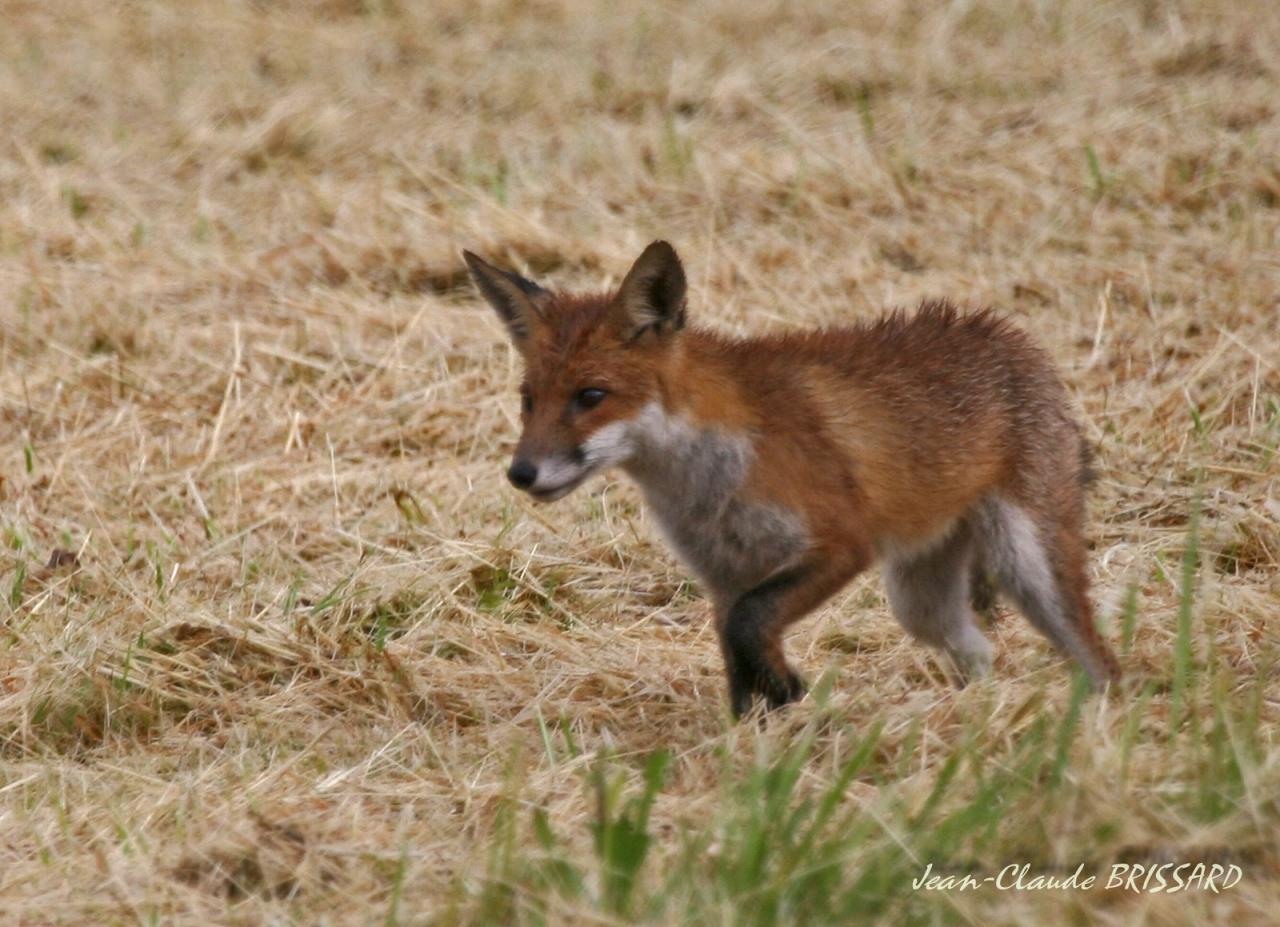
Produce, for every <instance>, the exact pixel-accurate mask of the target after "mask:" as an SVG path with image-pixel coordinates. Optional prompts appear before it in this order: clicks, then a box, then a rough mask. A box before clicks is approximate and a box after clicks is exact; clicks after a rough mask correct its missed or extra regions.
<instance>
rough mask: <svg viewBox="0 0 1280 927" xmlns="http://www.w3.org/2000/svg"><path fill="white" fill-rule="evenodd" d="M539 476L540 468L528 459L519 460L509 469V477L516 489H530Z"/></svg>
mask: <svg viewBox="0 0 1280 927" xmlns="http://www.w3.org/2000/svg"><path fill="white" fill-rule="evenodd" d="M537 478H538V468H537V467H535V466H534V465H533V464H531V463H530V462H529V461H527V460H517V461H515V462H513V463H512V464H511V469H510V470H508V471H507V479H509V480H510V481H511V485H512V486H514V487H515V488H516V489H528V488H529V487H530V486H532V485H533V483H534V481H535V480H536V479H537Z"/></svg>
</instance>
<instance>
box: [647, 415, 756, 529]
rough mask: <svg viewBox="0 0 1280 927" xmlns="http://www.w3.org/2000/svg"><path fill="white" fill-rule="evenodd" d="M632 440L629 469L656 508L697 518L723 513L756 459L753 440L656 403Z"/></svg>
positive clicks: (741, 433) (742, 434) (745, 435)
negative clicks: (679, 511)
mask: <svg viewBox="0 0 1280 927" xmlns="http://www.w3.org/2000/svg"><path fill="white" fill-rule="evenodd" d="M632 436H633V439H634V451H633V453H632V456H631V458H630V459H629V460H628V461H627V462H626V463H625V464H624V465H623V469H624V470H625V471H626V473H627V474H628V475H629V476H630V477H631V478H632V479H634V480H635V481H636V482H637V483H638V484H639V485H640V488H641V490H642V491H643V492H644V495H645V498H646V500H647V501H648V502H649V503H650V504H651V505H655V506H657V507H659V508H661V509H669V508H671V507H673V506H674V507H678V508H680V509H683V510H685V511H687V513H688V515H689V517H692V518H699V517H710V516H712V515H714V514H715V513H716V512H718V511H720V510H721V509H722V508H723V506H724V504H725V502H726V501H727V500H728V499H729V497H730V496H731V495H732V494H733V493H734V492H735V491H736V490H737V488H738V487H739V486H740V485H741V484H742V481H743V479H744V478H745V476H746V473H747V468H748V464H749V462H750V457H751V440H750V438H749V437H748V436H747V434H745V433H743V432H736V431H732V430H729V429H725V428H723V427H721V426H720V425H719V424H708V423H705V422H698V421H697V420H696V419H692V418H691V417H689V415H688V414H687V413H686V412H684V411H673V410H671V409H670V408H668V407H667V406H666V405H664V404H663V403H661V402H659V401H656V400H655V401H654V402H652V403H650V404H649V405H647V406H645V407H644V409H643V410H642V411H641V413H640V415H639V416H638V417H637V418H636V420H635V422H634V425H633V430H632Z"/></svg>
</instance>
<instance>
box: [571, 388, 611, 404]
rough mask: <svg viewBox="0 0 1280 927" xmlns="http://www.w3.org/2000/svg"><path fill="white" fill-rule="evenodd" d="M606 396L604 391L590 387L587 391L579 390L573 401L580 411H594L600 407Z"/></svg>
mask: <svg viewBox="0 0 1280 927" xmlns="http://www.w3.org/2000/svg"><path fill="white" fill-rule="evenodd" d="M605 395H606V393H605V391H604V390H602V389H597V388H596V387H594V386H589V387H587V388H586V389H580V390H578V395H576V396H574V397H573V401H574V402H575V403H577V406H578V408H579V409H584V410H585V409H594V408H595V407H596V406H598V405H600V403H601V401H602V400H603V399H604V397H605Z"/></svg>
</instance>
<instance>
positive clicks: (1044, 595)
mask: <svg viewBox="0 0 1280 927" xmlns="http://www.w3.org/2000/svg"><path fill="white" fill-rule="evenodd" d="M975 524H976V526H977V533H978V539H979V543H980V544H981V547H982V555H983V559H984V560H985V561H986V563H987V565H988V566H989V568H990V569H991V570H992V572H993V573H994V574H995V577H996V582H997V584H998V585H999V587H1000V590H1001V591H1002V592H1004V593H1005V594H1006V595H1007V596H1009V597H1010V598H1011V599H1012V600H1013V602H1014V604H1016V605H1017V606H1018V609H1019V610H1020V611H1021V612H1022V613H1023V614H1024V615H1026V616H1027V619H1028V620H1029V621H1030V622H1031V623H1032V624H1033V625H1034V626H1035V627H1036V628H1037V629H1038V630H1039V631H1040V632H1041V633H1042V634H1044V636H1045V637H1047V638H1049V640H1050V641H1051V642H1052V643H1053V644H1054V646H1055V647H1057V648H1058V650H1059V651H1061V652H1062V653H1063V654H1065V655H1067V656H1070V657H1074V658H1075V659H1076V660H1077V661H1079V663H1080V665H1081V666H1083V667H1084V669H1085V672H1086V673H1088V674H1089V678H1090V680H1092V682H1093V684H1094V685H1095V686H1096V687H1101V686H1102V685H1104V684H1106V683H1107V682H1108V681H1109V680H1112V679H1115V678H1116V677H1117V676H1118V675H1119V668H1118V665H1117V664H1116V661H1115V658H1114V657H1113V656H1112V655H1111V653H1110V651H1109V650H1108V649H1107V647H1106V645H1105V644H1104V643H1103V642H1102V640H1101V639H1100V638H1099V637H1098V634H1097V632H1096V631H1095V629H1094V626H1093V610H1092V607H1091V605H1090V603H1089V596H1088V574H1087V572H1086V570H1085V546H1084V539H1083V537H1082V536H1081V532H1080V526H1079V519H1078V517H1076V516H1074V515H1072V514H1071V513H1069V512H1061V513H1058V517H1057V518H1055V517H1053V515H1051V514H1048V513H1035V512H1033V511H1032V510H1031V509H1030V508H1029V507H1024V506H1022V505H1019V504H1017V503H1015V502H1011V501H1009V500H1006V499H1003V498H999V497H994V498H991V499H989V500H987V501H986V502H985V503H983V505H982V506H980V507H979V509H978V513H977V518H976V519H975Z"/></svg>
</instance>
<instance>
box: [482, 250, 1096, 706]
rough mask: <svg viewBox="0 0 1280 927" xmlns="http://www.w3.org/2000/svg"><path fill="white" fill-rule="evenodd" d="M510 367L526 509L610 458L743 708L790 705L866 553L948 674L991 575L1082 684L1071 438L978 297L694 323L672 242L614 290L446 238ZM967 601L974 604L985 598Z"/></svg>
mask: <svg viewBox="0 0 1280 927" xmlns="http://www.w3.org/2000/svg"><path fill="white" fill-rule="evenodd" d="M463 258H464V260H465V262H466V265H467V268H468V270H469V272H470V275H471V277H472V279H473V281H474V283H475V285H476V288H477V289H478V291H479V293H480V295H481V296H482V297H483V298H484V299H485V301H487V302H488V304H489V305H490V306H491V307H492V308H493V309H494V310H495V311H496V312H497V314H498V316H499V318H500V319H501V321H502V322H503V323H504V325H505V326H506V329H507V332H508V334H509V336H510V339H511V341H512V343H513V344H514V346H515V349H516V350H517V351H518V352H519V354H520V355H521V357H522V360H523V370H524V375H523V380H522V383H521V386H520V400H521V422H522V431H521V434H520V436H519V439H518V441H517V443H516V445H515V450H514V453H513V456H512V459H511V464H510V466H509V468H508V469H507V472H506V476H507V478H508V479H509V480H510V482H511V483H512V484H513V485H514V486H515V487H516V488H517V489H519V490H521V491H523V492H525V493H527V494H528V495H529V496H530V497H531V498H532V499H533V500H534V501H536V502H541V503H548V502H553V501H555V500H558V499H562V498H564V497H565V496H567V495H569V493H571V492H573V491H574V490H575V489H577V488H578V487H579V486H582V485H583V484H584V483H585V482H586V481H587V480H588V479H589V478H591V477H592V476H594V475H596V474H599V473H603V472H605V471H607V470H610V469H614V468H617V469H620V470H622V471H623V472H624V473H625V474H626V475H627V476H629V477H630V478H631V480H633V481H634V482H635V483H636V484H637V485H638V486H639V489H640V493H641V496H642V498H643V500H644V504H645V506H646V508H647V509H648V510H649V511H650V512H651V513H652V517H653V519H654V521H655V522H656V525H657V527H658V529H659V530H660V532H661V534H662V535H663V536H664V537H665V539H666V540H667V542H668V544H669V546H670V547H671V548H672V549H673V550H674V552H675V553H676V555H677V557H678V558H679V559H680V560H681V561H683V562H684V564H685V565H686V566H687V568H688V569H689V571H690V572H691V573H692V574H693V576H694V577H695V578H696V579H697V581H698V582H699V584H700V585H701V587H702V588H703V589H704V590H705V592H706V593H707V595H708V596H709V598H710V600H711V603H712V606H713V609H712V613H713V616H714V627H715V630H716V635H717V638H718V640H719V645H720V650H721V654H722V657H723V660H724V667H725V675H726V677H727V680H728V695H729V709H730V712H731V714H732V716H733V717H734V718H735V719H737V718H741V717H743V716H744V715H746V714H748V713H749V712H751V711H752V710H753V709H754V708H755V706H756V705H757V703H763V708H764V710H765V711H769V710H772V709H777V708H780V707H781V706H783V705H786V704H788V703H790V702H794V701H796V700H797V699H800V698H801V697H803V695H804V694H805V692H806V687H805V684H804V683H803V681H802V680H801V678H800V676H799V674H797V673H796V672H795V670H794V669H793V668H792V667H791V665H790V664H789V663H788V661H787V659H786V656H785V654H784V651H783V637H784V632H785V631H786V629H787V628H788V627H790V626H791V625H793V624H794V623H795V622H797V621H799V620H800V619H801V618H803V617H804V616H806V615H808V614H810V613H812V612H813V611H814V610H815V609H817V608H818V607H819V606H820V605H822V604H823V603H825V602H826V601H827V600H828V599H830V598H831V597H832V596H833V595H834V594H835V593H836V592H838V591H839V590H840V589H841V588H842V587H844V586H845V585H846V584H847V583H848V582H849V581H850V580H851V579H853V578H854V577H855V576H857V575H858V574H860V573H862V572H863V571H864V570H867V569H868V568H870V567H871V566H872V565H873V564H876V563H880V564H882V565H883V580H884V586H885V590H886V593H887V599H888V603H889V606H890V610H891V611H892V613H893V614H894V616H895V617H896V618H897V620H898V622H899V623H900V624H901V625H902V627H903V628H904V629H905V630H906V631H907V632H908V633H909V634H910V635H911V636H913V637H914V638H916V639H917V640H918V641H920V642H922V643H924V644H925V645H928V646H930V647H933V648H935V649H938V650H940V651H941V652H942V653H943V654H944V655H945V656H946V657H947V658H949V659H950V661H951V663H952V664H953V666H954V670H955V671H957V673H958V676H959V681H960V682H961V683H964V682H967V681H969V680H972V679H976V678H980V677H983V676H986V675H987V674H988V673H989V672H990V671H991V668H992V660H993V651H992V646H991V644H990V642H989V641H988V640H987V638H986V636H985V634H984V633H983V632H982V631H981V630H980V628H979V625H978V622H977V616H976V614H975V608H974V606H975V599H976V600H981V599H983V598H985V597H987V596H988V595H989V594H990V592H989V590H991V589H993V590H995V591H997V592H999V593H1001V594H1003V596H1005V597H1007V599H1009V600H1011V601H1012V604H1013V605H1015V606H1016V607H1017V609H1018V610H1019V611H1021V612H1022V613H1023V615H1024V616H1025V617H1026V618H1027V619H1028V620H1029V621H1030V622H1031V624H1032V625H1033V626H1034V627H1035V628H1036V629H1037V630H1038V631H1039V632H1041V633H1042V634H1043V635H1044V636H1045V637H1046V638H1047V639H1048V640H1049V642H1050V643H1051V644H1052V645H1053V646H1054V647H1055V648H1056V649H1057V650H1058V651H1060V652H1061V653H1062V654H1063V655H1065V656H1067V657H1069V658H1073V659H1074V660H1075V661H1077V662H1078V663H1079V664H1080V666H1081V667H1082V668H1083V670H1084V671H1085V673H1086V674H1087V676H1088V678H1089V680H1090V682H1091V683H1092V685H1093V686H1094V688H1096V689H1102V688H1106V687H1107V686H1108V685H1109V684H1110V683H1111V682H1112V681H1115V680H1118V679H1119V678H1120V667H1119V664H1118V663H1117V661H1116V659H1115V657H1114V656H1113V655H1112V653H1111V651H1110V650H1109V649H1108V646H1107V644H1106V643H1105V642H1104V641H1103V639H1102V638H1101V637H1100V635H1099V634H1098V632H1097V630H1096V628H1095V624H1094V616H1093V610H1092V605H1091V603H1090V598H1089V576H1088V569H1087V567H1088V565H1087V546H1086V540H1085V537H1084V519H1085V490H1086V486H1087V484H1088V482H1089V478H1090V460H1089V453H1088V445H1087V443H1086V442H1085V439H1084V436H1083V431H1082V429H1081V427H1080V425H1079V424H1078V423H1077V421H1076V420H1075V418H1074V417H1073V414H1072V412H1071V408H1070V403H1069V399H1068V393H1067V390H1066V387H1065V385H1064V384H1063V382H1062V380H1061V379H1060V378H1059V376H1058V374H1057V372H1056V370H1055V368H1054V365H1053V363H1052V361H1051V360H1050V358H1049V355H1048V354H1047V353H1046V352H1045V351H1044V349H1042V348H1041V347H1039V346H1038V345H1037V344H1036V343H1034V342H1033V340H1032V339H1031V338H1030V337H1029V336H1028V335H1027V334H1026V333H1024V332H1023V331H1022V330H1021V329H1020V328H1018V327H1017V326H1015V325H1014V324H1013V323H1012V322H1011V321H1010V320H1009V319H1007V318H1006V317H1005V316H1003V315H1001V314H999V313H998V312H996V311H994V310H992V309H989V308H988V309H979V310H962V309H960V308H957V307H956V306H955V305H954V304H953V303H951V302H949V301H946V300H927V301H925V302H923V303H922V304H921V305H920V306H919V308H918V309H917V310H916V311H914V312H911V313H908V312H905V311H903V310H896V311H893V312H890V313H888V314H886V315H884V316H882V317H880V318H878V319H876V320H874V321H869V322H862V323H859V324H851V325H847V326H843V327H831V328H825V329H820V330H812V331H783V332H779V333H772V334H764V335H759V336H753V337H731V336H728V335H726V334H722V333H719V332H716V331H714V330H711V329H706V328H700V327H697V326H693V325H689V324H687V318H686V313H687V306H686V303H687V297H686V291H687V285H686V278H685V273H684V268H683V265H682V263H681V261H680V258H679V256H678V255H677V254H676V251H675V249H674V248H673V247H672V246H671V245H670V244H669V243H667V242H665V241H655V242H653V243H652V244H650V245H649V246H648V247H646V248H645V249H644V251H643V253H641V254H640V256H639V257H638V258H637V259H636V260H635V262H634V264H632V266H631V268H630V270H629V271H628V272H627V273H626V275H625V276H624V277H623V279H622V282H621V284H619V285H618V286H617V288H616V289H614V290H612V291H606V292H597V293H569V292H562V291H559V290H554V289H548V288H544V287H543V286H541V285H540V284H538V283H535V282H533V281H531V280H529V279H526V278H525V277H523V276H521V275H520V274H517V273H515V272H513V271H510V270H503V269H500V268H498V267H495V266H493V265H491V264H489V263H487V262H486V261H484V260H483V259H482V258H480V257H478V256H477V255H475V254H473V253H472V252H470V251H464V252H463ZM979 604H981V603H979Z"/></svg>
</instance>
